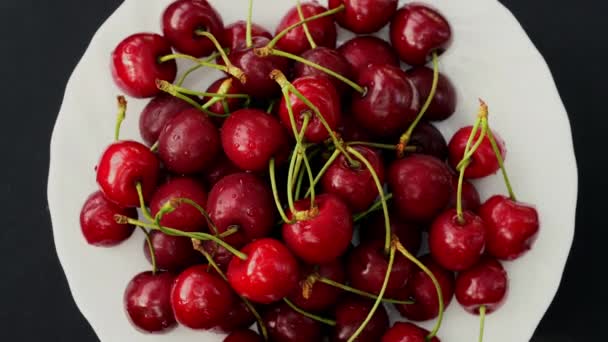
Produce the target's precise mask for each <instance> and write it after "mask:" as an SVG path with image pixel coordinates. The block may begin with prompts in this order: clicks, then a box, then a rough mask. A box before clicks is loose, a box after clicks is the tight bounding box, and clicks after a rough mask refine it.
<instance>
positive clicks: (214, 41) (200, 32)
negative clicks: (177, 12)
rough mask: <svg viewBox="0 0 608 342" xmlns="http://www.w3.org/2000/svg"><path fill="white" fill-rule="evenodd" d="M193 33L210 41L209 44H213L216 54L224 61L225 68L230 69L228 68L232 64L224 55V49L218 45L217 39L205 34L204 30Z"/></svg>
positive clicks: (208, 33) (207, 33)
mask: <svg viewBox="0 0 608 342" xmlns="http://www.w3.org/2000/svg"><path fill="white" fill-rule="evenodd" d="M194 33H195V34H196V35H199V36H203V37H206V38H208V39H209V40H210V41H211V43H213V45H214V46H215V48H216V49H217V52H218V53H219V54H220V56H221V57H222V61H224V64H226V67H228V68H230V67H229V66H232V63H231V62H230V60H229V59H228V55H226V51H224V48H222V45H221V44H220V42H218V41H217V39H216V38H215V36H214V35H213V34H211V32H207V31H205V30H201V29H197V30H195V31H194Z"/></svg>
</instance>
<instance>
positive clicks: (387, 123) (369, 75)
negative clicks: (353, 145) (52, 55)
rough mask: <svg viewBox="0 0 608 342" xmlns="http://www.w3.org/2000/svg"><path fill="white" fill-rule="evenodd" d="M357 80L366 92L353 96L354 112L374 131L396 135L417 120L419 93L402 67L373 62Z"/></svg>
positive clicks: (352, 109)
mask: <svg viewBox="0 0 608 342" xmlns="http://www.w3.org/2000/svg"><path fill="white" fill-rule="evenodd" d="M357 83H358V84H359V85H360V86H362V87H365V88H366V89H367V91H366V93H365V94H364V95H361V94H354V95H353V98H352V101H351V105H350V106H351V111H352V113H353V115H354V116H355V119H356V120H357V122H358V123H359V125H361V126H362V127H366V128H367V129H369V130H370V132H371V133H372V134H374V135H375V136H377V137H386V136H394V135H397V134H399V133H402V132H403V131H405V130H406V129H407V126H408V125H409V123H410V122H412V121H414V119H415V117H416V115H417V114H418V110H419V108H420V101H419V98H418V92H417V91H416V88H415V87H414V84H413V83H412V82H411V81H410V80H409V79H408V78H407V76H405V73H404V72H403V71H402V70H401V69H399V68H398V67H395V66H392V65H388V64H382V65H379V64H372V65H370V66H369V67H368V68H367V69H364V70H362V71H361V72H360V73H359V77H358V81H357Z"/></svg>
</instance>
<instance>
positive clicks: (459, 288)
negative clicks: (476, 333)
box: [456, 256, 509, 315]
mask: <svg viewBox="0 0 608 342" xmlns="http://www.w3.org/2000/svg"><path fill="white" fill-rule="evenodd" d="M508 282H509V281H508V279H507V272H506V271H505V269H504V268H503V267H502V265H501V264H500V262H498V260H496V259H494V258H491V257H487V256H486V257H483V258H482V259H481V260H480V261H479V262H478V263H477V264H476V265H475V266H473V267H472V268H470V269H468V270H466V271H463V272H460V274H458V277H457V278H456V300H458V303H460V305H462V307H463V308H464V309H465V310H466V311H468V312H470V313H472V314H476V315H477V314H479V309H480V307H482V306H485V307H486V313H492V312H494V311H496V310H498V308H500V306H501V305H502V304H503V303H504V300H505V296H506V294H507V290H508V286H509V284H508Z"/></svg>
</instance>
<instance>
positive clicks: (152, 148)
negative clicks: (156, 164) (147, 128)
mask: <svg viewBox="0 0 608 342" xmlns="http://www.w3.org/2000/svg"><path fill="white" fill-rule="evenodd" d="M158 145H159V142H158V140H156V142H155V143H154V144H152V146H150V151H152V152H156V151H158Z"/></svg>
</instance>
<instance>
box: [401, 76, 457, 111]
mask: <svg viewBox="0 0 608 342" xmlns="http://www.w3.org/2000/svg"><path fill="white" fill-rule="evenodd" d="M405 73H406V74H407V77H408V78H409V79H410V80H412V82H414V85H415V86H416V89H418V94H420V98H421V99H424V101H426V99H427V98H428V97H429V94H430V92H431V87H432V86H433V70H432V69H429V68H427V67H425V66H419V67H414V68H412V69H410V70H408V71H406V72H405ZM456 96H457V95H456V89H455V88H454V85H453V84H452V81H450V79H449V78H448V77H447V76H445V75H444V74H442V73H439V78H438V80H437V89H436V90H435V95H434V96H433V100H431V105H430V106H429V108H428V109H427V110H426V113H424V119H425V120H431V121H441V120H445V119H447V118H449V117H450V116H452V114H454V112H455V111H456Z"/></svg>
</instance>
